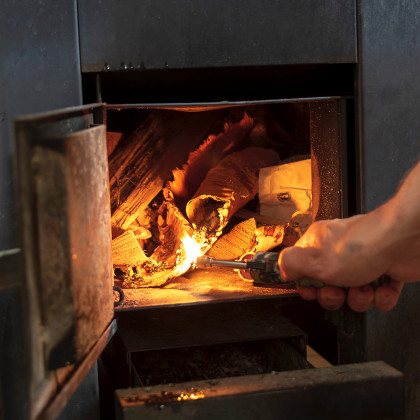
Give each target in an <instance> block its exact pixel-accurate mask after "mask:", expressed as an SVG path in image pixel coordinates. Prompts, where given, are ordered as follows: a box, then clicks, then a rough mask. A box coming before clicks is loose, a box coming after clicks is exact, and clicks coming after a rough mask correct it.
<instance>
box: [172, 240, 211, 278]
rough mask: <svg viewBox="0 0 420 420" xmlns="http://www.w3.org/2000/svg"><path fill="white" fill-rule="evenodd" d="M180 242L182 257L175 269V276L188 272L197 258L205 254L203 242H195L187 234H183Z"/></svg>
mask: <svg viewBox="0 0 420 420" xmlns="http://www.w3.org/2000/svg"><path fill="white" fill-rule="evenodd" d="M181 242H182V245H183V247H184V255H183V258H182V260H181V261H179V263H178V265H177V267H176V272H175V273H174V275H175V276H178V275H181V274H183V273H185V272H186V271H188V270H189V268H190V267H191V265H192V264H193V263H195V261H196V260H197V258H198V257H201V256H202V255H203V254H204V253H205V252H206V248H205V243H204V242H203V241H200V242H197V241H196V240H195V239H193V238H192V237H191V236H189V235H188V234H185V236H184V238H182V239H181ZM203 249H204V250H203Z"/></svg>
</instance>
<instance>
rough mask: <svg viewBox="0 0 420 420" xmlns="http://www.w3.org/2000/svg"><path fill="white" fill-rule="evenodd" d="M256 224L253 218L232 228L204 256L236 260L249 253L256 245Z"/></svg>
mask: <svg viewBox="0 0 420 420" xmlns="http://www.w3.org/2000/svg"><path fill="white" fill-rule="evenodd" d="M256 229H257V224H256V222H255V219H254V218H251V219H249V220H245V221H244V222H241V223H239V224H237V225H236V226H234V227H233V228H232V230H231V231H230V232H229V233H226V234H225V235H222V236H221V237H220V238H219V239H218V240H217V241H216V242H215V244H214V245H213V246H212V247H211V248H210V249H209V251H208V252H207V254H206V255H208V256H209V257H210V258H215V259H220V260H236V259H238V258H240V257H241V256H242V255H244V254H246V253H247V252H250V251H251V250H252V249H253V248H254V246H255V245H256V234H255V232H256Z"/></svg>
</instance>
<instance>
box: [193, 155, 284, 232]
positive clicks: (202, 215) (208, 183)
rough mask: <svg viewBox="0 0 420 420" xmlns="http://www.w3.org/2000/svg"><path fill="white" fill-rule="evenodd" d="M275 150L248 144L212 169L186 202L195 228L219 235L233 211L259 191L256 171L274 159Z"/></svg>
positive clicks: (275, 161)
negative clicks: (248, 145)
mask: <svg viewBox="0 0 420 420" xmlns="http://www.w3.org/2000/svg"><path fill="white" fill-rule="evenodd" d="M278 159H279V157H278V155H277V153H276V152H275V151H274V150H268V149H263V148H260V147H249V148H247V149H244V150H242V151H240V152H236V153H232V154H230V155H229V156H227V157H226V158H224V159H223V160H222V161H221V162H220V164H219V165H218V166H216V167H215V168H213V169H211V170H210V171H209V172H208V174H207V176H206V178H205V179H204V181H203V182H202V183H201V185H200V187H199V188H198V190H197V192H196V193H195V195H194V197H193V198H192V199H191V200H190V201H189V202H188V204H187V208H186V211H187V216H188V219H189V220H190V221H191V223H192V224H193V226H194V228H195V229H198V230H199V229H203V230H205V231H206V232H207V235H208V236H213V235H216V236H220V234H221V231H222V229H223V228H224V227H225V226H226V223H227V222H228V220H229V219H230V218H231V216H232V215H233V214H235V212H236V211H237V210H239V209H240V208H241V207H243V206H244V205H245V204H246V203H247V202H248V201H250V200H251V199H252V198H253V197H254V196H255V195H256V194H257V192H258V171H259V169H260V168H263V167H265V166H271V165H274V164H275V163H277V161H278Z"/></svg>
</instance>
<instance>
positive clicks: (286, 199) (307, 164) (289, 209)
mask: <svg viewBox="0 0 420 420" xmlns="http://www.w3.org/2000/svg"><path fill="white" fill-rule="evenodd" d="M259 201H260V214H262V215H264V216H268V217H272V218H274V219H277V220H279V221H280V222H286V223H288V222H290V219H291V217H292V215H293V213H295V212H296V211H301V212H305V213H306V212H310V211H311V210H312V180H311V159H305V160H301V161H297V162H292V163H285V164H282V165H277V166H270V167H267V168H262V169H260V173H259Z"/></svg>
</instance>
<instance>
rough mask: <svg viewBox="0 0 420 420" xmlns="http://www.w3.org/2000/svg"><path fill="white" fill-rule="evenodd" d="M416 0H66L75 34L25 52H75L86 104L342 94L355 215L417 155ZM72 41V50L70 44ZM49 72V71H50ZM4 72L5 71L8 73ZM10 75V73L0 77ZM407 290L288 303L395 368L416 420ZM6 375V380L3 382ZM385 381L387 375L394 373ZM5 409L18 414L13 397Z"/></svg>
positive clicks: (322, 343) (341, 354) (382, 194)
mask: <svg viewBox="0 0 420 420" xmlns="http://www.w3.org/2000/svg"><path fill="white" fill-rule="evenodd" d="M415 3H416V2H414V1H407V2H405V3H404V4H402V5H401V4H395V2H391V1H387V2H381V4H380V5H377V4H375V5H373V4H370V3H368V2H367V1H364V0H359V1H351V0H348V1H345V2H340V4H338V3H337V2H334V1H325V2H321V1H316V0H311V1H309V2H304V1H297V2H295V1H294V2H286V1H280V2H276V3H275V4H273V2H265V1H264V2H239V1H230V2H223V1H221V2H217V3H214V2H212V3H209V2H205V1H198V2H196V3H195V4H194V5H192V4H190V2H187V1H178V2H176V3H170V4H167V2H164V1H157V2H143V3H138V2H134V1H130V0H125V1H123V2H118V1H113V0H106V1H98V2H90V3H87V2H80V3H79V5H78V10H77V15H76V14H75V13H73V14H69V13H68V11H69V10H70V9H71V10H72V11H73V12H75V2H73V1H72V2H69V3H68V4H67V5H66V7H68V9H66V11H65V12H64V11H63V13H60V12H59V11H56V10H55V9H54V10H55V13H56V16H57V19H61V20H62V21H65V22H67V24H68V26H67V28H66V27H62V31H63V32H66V33H67V34H69V33H71V34H72V35H73V38H72V39H73V40H74V44H72V46H71V48H64V47H63V48H62V49H61V50H60V48H59V49H58V50H57V49H55V48H52V47H51V45H49V44H48V42H44V43H42V44H41V45H39V46H38V45H37V46H36V48H37V49H36V51H37V52H38V53H39V54H38V55H35V56H36V60H39V63H42V60H43V59H42V54H41V53H42V52H43V51H44V52H45V51H47V53H51V54H53V55H54V57H56V58H55V60H57V59H60V60H64V61H65V60H66V59H67V58H68V57H71V59H70V60H72V62H74V61H75V60H76V62H77V61H78V60H79V59H80V62H81V75H82V78H83V90H84V101H85V103H87V102H101V101H104V102H108V103H114V104H118V103H139V102H143V103H145V102H149V103H164V102H184V103H188V102H196V101H198V102H203V101H215V102H221V101H249V100H256V99H279V98H286V99H287V98H293V97H308V96H311V97H314V96H331V95H336V96H341V97H343V96H346V97H349V98H350V99H349V101H348V104H350V105H351V104H353V102H352V101H353V99H354V105H355V112H354V116H351V114H352V112H351V111H349V115H350V118H354V122H355V128H354V132H353V129H352V127H350V126H348V127H347V131H348V133H347V134H350V138H351V140H349V143H348V145H349V147H348V156H349V160H348V165H349V167H348V174H349V178H350V179H351V185H350V188H349V191H348V193H349V197H347V198H349V199H350V203H351V204H350V206H349V210H350V213H356V212H359V211H369V210H371V209H373V208H374V207H376V206H377V205H379V204H381V203H382V202H384V201H385V200H386V199H388V198H389V197H390V196H391V195H392V194H393V192H394V191H395V189H396V187H397V185H398V183H399V182H400V179H401V177H402V175H403V174H404V173H405V171H406V170H407V169H408V168H409V167H410V166H412V164H414V163H415V160H416V158H417V157H418V140H417V139H416V133H417V132H418V131H419V128H420V127H419V125H420V122H419V120H418V117H417V115H418V109H419V107H420V101H419V99H418V98H420V92H419V90H420V83H419V80H418V72H417V69H418V66H419V60H420V35H419V34H418V31H417V29H416V28H417V27H418V24H419V17H418V13H417V8H416V4H415ZM9 11H10V12H11V14H12V15H13V16H15V20H13V19H9V20H8V22H7V25H5V26H4V27H5V31H10V30H11V28H12V27H13V22H16V21H17V20H18V19H24V18H25V15H23V16H19V18H18V17H17V14H16V11H14V10H13V8H12V7H10V9H9ZM268 11H269V12H268ZM37 12H38V14H37ZM37 12H35V13H33V15H36V16H39V17H40V18H39V20H38V21H37V22H35V23H34V22H33V21H31V18H30V16H29V13H28V15H27V16H26V19H27V22H31V23H30V24H29V26H30V27H31V29H33V30H34V31H36V30H37V29H40V28H43V27H45V22H44V20H43V19H42V13H44V12H42V13H41V10H37ZM14 13H15V14H14ZM75 16H77V22H78V29H79V39H77V36H76V35H75V34H76V30H75V29H76V27H75V23H76V20H75ZM31 25H32V26H31ZM69 28H70V29H69ZM35 39H36V35H35ZM66 39H68V38H66ZM24 42H25V43H26V42H27V41H21V42H19V43H18V44H19V45H18V46H16V44H15V43H14V42H13V43H12V42H11V41H10V42H9V43H8V45H9V46H10V50H9V52H13V54H15V57H17V59H16V60H14V61H13V60H12V61H10V60H9V61H8V65H7V68H6V70H7V71H5V72H4V75H3V74H2V75H1V77H2V80H1V81H2V82H3V83H4V84H5V86H6V87H7V88H8V89H9V92H10V93H12V92H13V88H11V87H10V86H11V85H12V84H14V85H15V86H18V85H19V84H20V80H26V79H25V78H26V77H27V70H26V69H27V67H26V66H21V67H19V63H22V62H24V60H25V59H26V56H25V53H24V52H22V51H21V50H19V46H22V45H23V44H24ZM78 42H80V57H79V56H78V55H77V53H76V51H77V48H75V46H77V43H78ZM62 45H64V44H62ZM15 47H16V48H15ZM33 62H36V61H33ZM55 62H57V61H55ZM52 68H54V65H53V64H52V65H51V67H50V68H49V69H48V71H44V70H43V69H42V68H40V69H39V70H37V71H35V72H34V74H33V77H34V80H35V81H36V79H37V78H39V79H40V80H41V85H42V86H43V88H42V89H43V90H45V89H47V88H45V86H46V85H47V84H48V80H49V77H50V71H49V70H50V69H52ZM57 70H59V69H55V70H54V71H53V72H54V74H60V71H57ZM11 71H13V72H14V74H15V75H16V78H15V79H11V78H10V72H11ZM10 80H14V81H13V82H12V84H11V85H10V86H8V84H9V83H10ZM68 80H70V79H67V80H64V79H63V80H62V83H61V84H60V83H59V84H58V85H53V86H52V87H51V88H53V89H54V92H51V96H55V97H59V96H60V95H61V96H62V95H64V94H68V88H69V87H68V83H69V82H68ZM34 84H35V82H34ZM41 85H40V86H41ZM72 86H73V89H70V90H71V92H73V93H74V92H77V91H78V90H80V89H81V87H82V86H81V83H80V73H78V74H77V76H76V77H75V79H74V80H73V79H72ZM10 96H11V97H12V95H10ZM33 96H35V95H33ZM73 96H74V99H72V100H71V104H74V105H77V104H79V103H80V97H78V95H77V94H76V95H73ZM39 100H40V101H41V102H42V103H39V101H38V102H37V103H34V105H33V106H32V107H31V108H30V109H28V107H27V106H24V104H23V101H22V100H19V99H18V98H14V99H13V100H12V101H11V102H8V103H3V102H2V105H4V107H5V109H6V111H7V113H8V115H14V116H16V115H18V114H20V113H21V112H20V111H19V110H22V112H28V111H30V112H36V111H40V110H44V109H51V108H56V107H57V106H59V105H57V103H56V102H54V101H52V100H51V99H48V98H40V99H39ZM63 104H64V105H67V102H64V103H63ZM348 108H349V106H348ZM350 108H351V107H350ZM4 122H5V120H4V119H3V120H2V123H4ZM5 132H6V138H7V137H10V136H9V134H10V130H7V129H6V131H5ZM9 144H11V141H10V140H9ZM1 158H2V163H3V162H4V163H5V165H2V171H4V174H5V181H4V182H3V181H2V185H1V188H2V195H4V194H6V195H7V194H8V200H9V201H10V188H9V186H8V181H7V179H8V177H10V173H6V169H5V168H7V167H10V153H6V154H2V156H1ZM5 208H6V221H10V220H11V219H12V216H11V215H12V210H11V208H10V206H8V207H7V206H6V207H5ZM6 231H7V232H8V235H7V237H6V239H5V240H4V241H3V238H2V243H1V245H2V247H3V248H7V247H11V246H13V244H12V242H13V240H12V239H11V237H12V233H11V232H10V229H9V228H7V230H6ZM4 257H6V256H2V259H3V258H4ZM13 258H16V256H13ZM6 283H7V285H5V288H8V289H9V288H10V287H12V288H14V289H15V290H16V287H15V286H14V285H11V283H10V282H9V281H7V282H5V284H6ZM418 288H419V287H418V286H417V285H410V287H406V289H407V290H408V289H409V290H408V291H407V292H406V293H404V292H403V295H402V296H401V301H400V304H399V305H398V307H397V308H396V309H394V311H392V312H390V313H389V314H382V313H381V314H380V313H377V312H375V311H370V312H369V313H367V314H362V315H357V314H354V313H352V312H350V311H349V310H347V309H343V310H342V311H339V312H337V313H333V314H332V313H327V312H324V311H322V310H321V309H320V308H319V307H318V306H317V305H306V306H305V309H304V310H303V311H302V310H301V306H300V305H299V306H295V307H293V306H290V307H289V308H288V309H287V310H286V312H287V315H288V316H289V317H291V318H292V319H293V320H294V322H295V323H296V324H298V325H299V326H300V327H301V328H303V329H305V330H306V331H307V332H308V334H309V342H310V343H311V344H313V345H314V346H315V347H317V348H318V349H319V350H320V351H322V352H323V353H324V354H325V355H326V356H328V357H329V358H330V360H331V361H332V362H334V363H340V364H341V363H348V362H363V361H369V360H385V361H386V362H388V363H390V364H391V365H392V366H394V367H396V368H398V369H400V370H402V371H403V372H404V374H405V388H406V407H407V417H408V418H416V416H418V407H419V404H420V403H419V400H418V398H416V395H417V394H418V389H419V386H420V383H419V380H418V378H419V371H420V359H419V358H420V356H419V353H418V351H417V349H418V348H419V346H420V343H419V342H418V341H419V339H418V337H417V336H416V334H415V333H414V331H417V330H418V325H417V324H416V323H418V322H419V321H418V319H419V316H418V309H417V307H418V304H417V301H418V299H419V298H420V297H419V295H420V293H419V292H418ZM2 289H3V284H2ZM413 291H414V292H413ZM2 298H4V299H5V301H6V302H9V303H10V301H11V297H10V292H4V293H3V292H2ZM15 315H16V314H15ZM6 319H10V315H9V316H8V318H6ZM313 319H316V322H312V320H313ZM407 319H409V320H410V327H409V328H408V327H406V323H407ZM331 330H334V333H333V334H331V333H330V331H331ZM5 331H6V333H5V334H6V335H3V337H2V340H3V341H4V342H7V341H8V335H9V336H10V335H11V334H12V333H11V332H10V326H9V324H5ZM12 337H13V338H12V343H14V346H15V347H18V346H20V344H19V343H21V342H22V341H19V340H20V338H19V337H18V336H17V335H16V334H15V333H13V335H12ZM13 340H14V341H13ZM335 340H336V341H335ZM337 343H338V347H337ZM393 343H398V344H395V345H393ZM1 348H2V349H4V348H5V346H4V345H2V346H1ZM330 349H333V350H330ZM2 359H3V360H5V358H2ZM12 365H13V364H11V365H10V366H12ZM14 365H15V366H17V365H19V361H15V362H14ZM391 376H392V375H391ZM24 377H25V374H21V375H20V376H18V377H16V378H13V379H12V378H11V377H6V378H5V377H4V375H2V386H1V388H2V394H3V401H4V405H5V407H11V405H10V404H9V403H8V400H10V401H13V398H12V397H10V394H8V392H9V390H13V389H19V388H22V386H21V384H22V383H23V382H24V381H25V380H26V379H25V378H24ZM9 380H10V383H11V384H12V386H11V387H10V388H7V387H6V384H7V383H8V381H9ZM395 380H396V381H397V382H398V378H397V379H395ZM11 393H12V392H11ZM24 398H26V396H24ZM13 409H15V410H16V409H18V410H19V409H20V410H22V409H23V411H25V407H24V406H21V407H17V404H14V405H13ZM5 412H6V410H5ZM395 415H396V416H397V415H398V414H397V413H396V414H395Z"/></svg>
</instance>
